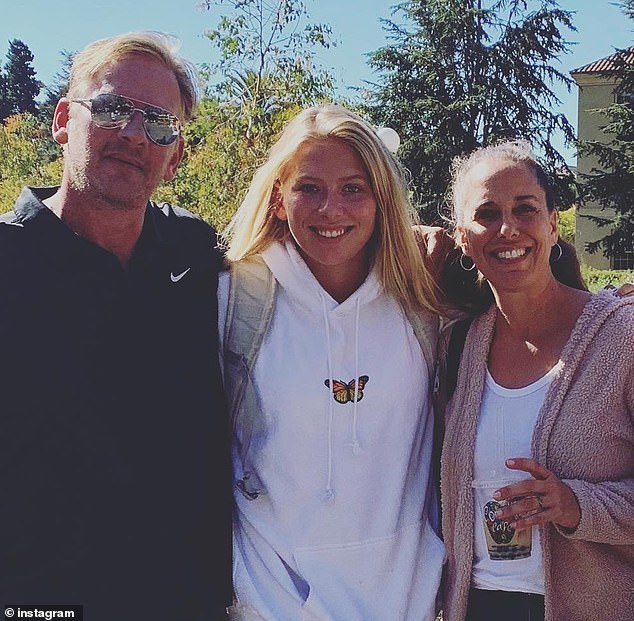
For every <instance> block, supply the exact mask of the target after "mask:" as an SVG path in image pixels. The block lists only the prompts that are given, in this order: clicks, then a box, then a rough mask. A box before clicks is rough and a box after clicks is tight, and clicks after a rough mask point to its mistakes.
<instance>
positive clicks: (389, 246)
mask: <svg viewBox="0 0 634 621" xmlns="http://www.w3.org/2000/svg"><path fill="white" fill-rule="evenodd" d="M323 138H335V139H337V140H341V141H342V142H343V143H345V144H347V145H348V146H350V147H352V148H353V149H354V150H355V151H356V152H357V153H358V154H359V157H360V158H361V160H362V161H363V164H364V166H365V168H366V169H367V171H368V176H369V178H370V184H371V187H372V191H373V193H374V197H375V199H376V203H377V216H376V225H375V227H376V228H375V233H374V236H373V240H374V248H373V255H374V256H373V258H374V265H375V266H376V268H377V271H378V277H379V280H380V282H381V284H382V286H383V288H384V289H385V291H387V292H388V293H389V294H391V295H392V296H394V297H395V298H396V299H397V300H398V301H399V302H400V303H401V304H402V305H403V306H404V307H405V308H407V309H410V310H415V309H417V308H423V309H427V310H429V311H432V312H435V313H438V312H440V309H441V305H440V302H439V295H438V290H437V287H436V284H435V282H434V280H433V278H432V276H431V275H430V274H429V272H428V271H427V269H426V268H425V266H424V264H423V261H422V258H421V254H420V251H419V249H418V246H417V244H416V241H415V238H414V233H413V230H412V225H413V224H414V222H415V219H414V213H413V210H412V208H411V205H410V202H409V198H408V191H407V185H406V182H405V179H404V175H403V171H402V169H401V167H400V166H399V164H398V163H397V161H396V160H395V158H394V157H393V156H392V154H391V153H390V152H389V151H388V149H387V148H386V146H385V145H384V144H383V142H382V141H381V139H380V138H379V137H378V136H377V134H376V131H375V130H374V128H373V127H372V126H371V125H369V124H368V123H367V122H366V121H364V120H363V119H362V118H361V117H360V116H358V115H357V114H355V113H353V112H351V111H350V110H347V109H345V108H343V107H342V106H339V105H335V104H327V105H321V106H314V107H311V108H307V109H305V110H303V111H302V112H300V113H299V114H298V115H297V116H296V117H295V118H293V119H292V120H291V121H290V123H288V125H287V126H286V128H285V129H284V131H283V132H282V134H281V136H280V138H279V139H278V140H277V142H276V143H275V144H274V145H273V147H272V148H271V150H270V152H269V157H268V159H267V161H266V162H265V163H264V164H263V165H262V166H261V167H260V168H259V169H258V170H257V171H256V173H255V175H254V177H253V180H252V182H251V185H250V186H249V189H248V191H247V194H246V196H245V198H244V200H243V201H242V204H241V205H240V207H239V209H238V211H237V212H236V214H235V215H234V217H233V219H232V220H231V222H230V223H229V226H228V227H227V229H226V230H225V232H224V237H225V239H226V241H227V244H228V251H227V258H228V259H229V260H231V261H239V260H240V259H243V258H245V257H248V256H252V255H254V254H257V253H259V252H261V251H262V250H264V249H265V248H267V247H268V246H269V245H270V244H271V243H273V242H275V241H280V242H284V241H286V240H287V239H289V238H290V232H289V229H288V225H287V223H286V222H285V221H283V220H280V219H279V218H277V216H276V215H275V209H274V207H275V205H273V204H272V203H273V201H274V200H275V194H276V193H275V192H274V188H275V186H276V184H277V183H279V181H280V179H282V178H283V177H284V173H285V170H286V169H287V167H288V165H289V164H290V162H291V161H292V159H293V158H294V157H295V155H296V154H297V152H298V150H299V148H300V147H301V146H302V145H303V144H304V143H305V142H307V141H309V140H316V139H317V140H318V139H323Z"/></svg>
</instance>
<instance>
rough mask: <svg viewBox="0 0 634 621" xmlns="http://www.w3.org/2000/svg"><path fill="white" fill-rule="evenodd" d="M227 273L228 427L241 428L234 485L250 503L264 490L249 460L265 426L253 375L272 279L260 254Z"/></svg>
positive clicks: (266, 324) (269, 314) (273, 284)
mask: <svg viewBox="0 0 634 621" xmlns="http://www.w3.org/2000/svg"><path fill="white" fill-rule="evenodd" d="M230 269H231V284H230V286H229V299H228V302H227V317H226V319H225V327H224V361H223V362H224V371H225V372H224V387H225V395H226V398H227V403H228V405H229V413H230V417H231V423H232V428H233V429H234V430H235V429H236V427H237V426H238V424H239V426H240V430H241V442H240V443H239V446H238V455H239V459H240V464H241V471H240V470H239V469H238V468H236V472H235V473H234V474H235V479H236V480H235V485H236V486H237V488H238V489H239V490H240V491H241V492H242V494H243V495H244V496H245V498H248V499H249V500H254V499H255V498H257V497H258V496H259V495H260V494H261V493H263V492H264V491H265V490H264V487H263V485H262V483H261V481H260V480H259V478H258V477H257V475H256V474H255V472H251V469H250V467H249V460H248V456H249V451H250V447H251V442H252V439H253V438H254V437H255V436H258V434H261V433H262V431H263V429H264V427H265V423H264V420H263V417H262V415H261V414H260V412H259V408H258V407H257V396H256V394H255V391H254V388H253V384H252V382H251V374H252V370H253V366H254V364H255V361H256V359H257V357H258V353H259V351H260V346H261V345H262V340H263V339H264V335H265V334H266V332H267V330H268V327H269V324H270V322H271V318H272V316H273V307H274V304H275V292H276V281H275V278H274V277H273V274H272V273H271V270H269V268H268V266H267V265H266V263H265V262H264V260H263V259H262V258H261V257H260V256H254V257H249V258H248V259H242V260H241V261H238V262H236V263H232V264H231V268H230ZM245 400H246V406H244V403H245ZM243 406H244V407H243ZM238 417H240V421H239V422H238Z"/></svg>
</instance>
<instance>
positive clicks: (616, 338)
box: [441, 142, 634, 621]
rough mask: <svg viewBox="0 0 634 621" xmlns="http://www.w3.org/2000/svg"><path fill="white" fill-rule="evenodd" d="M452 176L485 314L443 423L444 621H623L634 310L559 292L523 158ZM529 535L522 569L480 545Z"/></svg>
mask: <svg viewBox="0 0 634 621" xmlns="http://www.w3.org/2000/svg"><path fill="white" fill-rule="evenodd" d="M454 173H455V175H454V182H453V207H454V212H455V221H456V229H457V238H458V240H459V244H460V246H461V248H462V251H463V253H464V255H463V257H462V258H461V263H462V265H463V267H464V268H465V269H470V268H473V269H474V272H472V273H475V270H476V269H477V271H478V272H479V273H480V274H481V275H482V277H483V278H484V279H486V280H485V282H486V283H487V284H486V285H485V289H486V291H488V296H489V298H488V299H489V302H488V308H487V309H486V310H485V311H484V312H483V313H482V314H481V315H480V316H479V317H477V318H476V319H475V320H474V321H473V323H472V324H471V327H470V330H469V333H468V335H467V338H466V341H465V344H464V351H463V354H462V359H461V362H460V371H459V374H458V382H457V386H456V390H455V393H454V395H453V399H452V401H451V402H450V404H449V407H448V409H447V415H446V434H445V442H444V446H443V454H442V469H441V480H442V504H443V534H444V538H445V544H446V546H447V555H448V562H447V572H446V574H447V580H446V583H445V599H444V607H443V618H444V619H445V621H464V619H467V620H468V621H469V620H478V619H483V618H487V619H514V620H516V621H521V620H525V621H538V620H539V619H546V621H560V620H573V619H574V620H581V619H611V620H613V621H617V620H618V621H626V620H627V619H631V618H632V611H633V610H634V478H633V477H634V354H633V353H632V343H634V300H633V299H632V298H631V297H630V298H626V299H622V300H619V299H618V298H616V297H614V296H613V295H612V294H611V293H610V292H607V291H604V292H600V293H599V294H596V295H592V294H590V293H588V292H587V291H585V290H582V289H580V288H579V287H578V286H575V285H574V281H575V279H574V278H567V279H564V278H563V277H562V274H565V270H562V269H560V266H561V263H562V262H563V261H562V259H563V258H564V254H565V253H562V250H561V248H558V244H557V239H558V237H557V212H556V211H555V209H554V205H553V198H552V192H551V190H550V185H549V183H548V178H547V176H546V175H545V173H544V171H543V170H542V168H541V167H540V165H539V164H538V163H537V161H536V160H535V157H534V155H533V154H532V153H531V152H530V150H529V149H528V148H527V145H525V144H524V143H521V142H507V143H502V144H499V145H495V146H491V147H486V148H484V149H479V150H477V151H475V152H474V153H473V154H471V155H470V156H469V157H467V158H465V159H464V160H461V161H460V162H458V165H457V166H456V168H455V171H454ZM573 276H574V274H573ZM566 282H568V283H569V284H573V286H569V285H568V284H566ZM628 289H629V288H625V289H624V290H622V292H621V293H622V294H625V293H627V292H628ZM500 479H510V480H511V481H510V482H507V483H502V482H501V481H500ZM496 480H497V483H496V482H495V481H496ZM487 481H489V482H490V483H489V484H488V485H489V487H490V489H487ZM504 503H508V504H506V506H504ZM499 505H502V506H499ZM485 520H486V526H485ZM527 530H532V550H531V553H530V555H527V554H526V552H525V551H524V552H523V553H522V554H518V553H516V551H508V550H507V551H506V552H504V551H503V550H502V549H501V548H500V549H496V548H495V547H494V546H492V545H491V544H492V541H495V543H496V544H502V543H506V541H504V540H503V537H502V536H501V535H503V536H504V537H505V536H506V534H508V535H509V538H510V535H511V534H513V531H518V532H520V531H524V532H526V531H527ZM489 534H490V536H489ZM487 541H489V545H487ZM491 549H492V552H493V553H490V551H491ZM518 550H519V547H518ZM511 552H512V553H511Z"/></svg>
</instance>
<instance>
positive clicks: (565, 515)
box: [493, 458, 581, 530]
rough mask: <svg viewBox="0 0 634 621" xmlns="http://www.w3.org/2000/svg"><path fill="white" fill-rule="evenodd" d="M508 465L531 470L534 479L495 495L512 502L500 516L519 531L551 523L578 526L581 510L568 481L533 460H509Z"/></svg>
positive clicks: (500, 490)
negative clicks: (564, 481)
mask: <svg viewBox="0 0 634 621" xmlns="http://www.w3.org/2000/svg"><path fill="white" fill-rule="evenodd" d="M506 466H507V468H510V469H511V470H522V471H524V472H528V474H530V475H531V476H532V477H533V478H531V479H526V480H524V481H518V482H517V483H513V484H512V485H507V486H506V487H502V488H500V489H499V490H497V492H495V494H493V498H495V500H498V501H501V500H504V501H507V502H508V505H506V506H505V507H503V508H502V509H500V510H499V511H498V512H497V514H496V515H497V517H498V518H500V519H503V520H506V521H507V522H510V523H511V526H513V528H516V529H518V530H521V529H523V528H530V527H531V526H535V525H536V524H546V523H547V522H553V523H554V524H556V525H557V526H560V527H562V528H567V529H570V530H574V529H575V528H577V526H578V524H579V520H580V519H581V509H580V507H579V503H578V502H577V498H576V496H575V495H574V493H573V491H572V490H571V489H570V488H569V487H568V486H567V485H566V484H565V483H562V482H561V480H560V479H558V478H557V477H556V476H555V475H554V474H553V473H552V472H551V471H550V470H547V469H546V468H544V467H543V466H540V465H539V464H538V463H537V462H536V461H534V460H532V459H526V458H516V459H508V460H507V461H506Z"/></svg>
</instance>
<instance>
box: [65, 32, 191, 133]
mask: <svg viewBox="0 0 634 621" xmlns="http://www.w3.org/2000/svg"><path fill="white" fill-rule="evenodd" d="M179 47H180V46H179V43H178V41H177V39H175V38H174V37H172V36H170V35H167V34H164V33H161V32H129V33H126V34H120V35H117V36H114V37H109V38H107V39H99V40H98V41H94V42H93V43H90V44H89V45H88V46H86V48H84V50H82V51H81V52H79V54H77V55H76V56H75V57H74V58H73V64H72V67H71V71H70V85H69V87H68V96H69V97H71V98H76V97H81V96H82V95H83V93H82V90H83V89H86V88H87V87H88V86H90V84H91V83H92V82H93V81H94V80H96V79H97V78H98V76H99V74H101V73H102V72H103V71H105V70H107V69H109V68H111V67H112V66H113V65H116V64H117V63H118V62H120V61H121V60H122V59H124V58H126V57H128V56H131V55H133V54H144V55H146V56H151V57H152V58H155V59H156V60H158V61H159V62H161V63H163V64H164V65H165V66H166V67H167V68H168V69H170V70H171V71H172V72H173V73H174V76H175V77H176V81H177V82H178V88H179V90H180V95H181V101H182V104H183V112H184V118H183V119H181V120H182V121H183V122H187V121H189V120H190V119H191V118H192V117H193V115H194V114H195V112H196V109H197V107H198V104H199V103H200V86H199V82H198V72H197V70H196V67H195V66H194V65H193V64H192V63H190V62H189V61H188V60H185V59H184V58H183V57H182V56H180V55H179V54H178V50H179Z"/></svg>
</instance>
